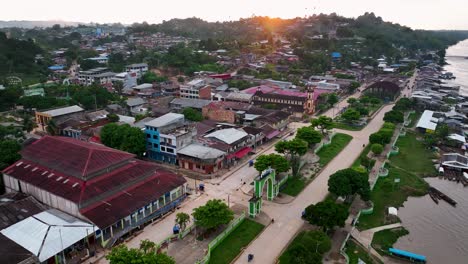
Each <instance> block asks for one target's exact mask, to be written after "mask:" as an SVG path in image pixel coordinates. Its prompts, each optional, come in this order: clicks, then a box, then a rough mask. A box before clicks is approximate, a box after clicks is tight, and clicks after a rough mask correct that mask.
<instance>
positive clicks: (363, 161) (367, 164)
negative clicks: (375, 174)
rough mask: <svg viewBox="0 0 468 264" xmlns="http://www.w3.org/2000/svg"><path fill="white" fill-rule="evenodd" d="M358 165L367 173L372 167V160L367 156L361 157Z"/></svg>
mask: <svg viewBox="0 0 468 264" xmlns="http://www.w3.org/2000/svg"><path fill="white" fill-rule="evenodd" d="M360 161H361V162H360V163H361V165H362V166H363V167H364V168H366V170H367V171H369V170H370V169H372V166H373V165H374V162H373V160H372V159H370V158H368V157H367V156H365V155H363V156H362V157H361V158H360Z"/></svg>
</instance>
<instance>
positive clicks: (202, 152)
mask: <svg viewBox="0 0 468 264" xmlns="http://www.w3.org/2000/svg"><path fill="white" fill-rule="evenodd" d="M177 153H178V154H182V155H186V156H189V157H196V158H199V159H216V158H219V157H221V156H223V155H224V154H226V153H225V152H223V151H220V150H217V149H215V148H210V147H206V146H203V145H198V144H190V145H188V146H186V147H185V148H183V149H181V150H178V151H177Z"/></svg>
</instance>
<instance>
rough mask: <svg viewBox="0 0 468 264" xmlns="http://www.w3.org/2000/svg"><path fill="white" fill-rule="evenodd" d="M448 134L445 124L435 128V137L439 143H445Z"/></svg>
mask: <svg viewBox="0 0 468 264" xmlns="http://www.w3.org/2000/svg"><path fill="white" fill-rule="evenodd" d="M449 133H450V129H449V127H448V126H447V125H446V124H440V125H438V126H437V128H436V131H435V135H436V137H437V139H438V140H439V141H442V142H443V141H445V140H446V139H447V137H448V135H449Z"/></svg>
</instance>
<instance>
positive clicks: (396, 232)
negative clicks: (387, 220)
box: [372, 227, 409, 254]
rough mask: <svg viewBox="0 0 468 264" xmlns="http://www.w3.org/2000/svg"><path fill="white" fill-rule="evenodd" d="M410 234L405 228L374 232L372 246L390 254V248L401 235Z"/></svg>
mask: <svg viewBox="0 0 468 264" xmlns="http://www.w3.org/2000/svg"><path fill="white" fill-rule="evenodd" d="M407 234H409V232H408V230H406V229H405V228H403V227H401V228H394V229H387V230H382V231H379V232H377V233H375V234H374V238H373V239H372V247H373V248H374V249H375V250H377V251H379V252H380V253H384V254H388V253H387V252H388V249H389V248H391V247H393V244H395V243H396V242H397V240H398V238H399V237H402V236H405V235H407Z"/></svg>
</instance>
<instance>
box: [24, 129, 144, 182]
mask: <svg viewBox="0 0 468 264" xmlns="http://www.w3.org/2000/svg"><path fill="white" fill-rule="evenodd" d="M21 156H22V157H23V159H26V160H29V161H32V162H34V163H37V164H40V165H42V166H44V167H47V168H48V169H53V170H57V171H59V172H62V173H66V174H67V175H70V176H74V177H78V178H81V179H83V180H85V179H86V178H87V176H88V175H90V174H92V173H95V172H98V171H100V170H103V169H105V168H108V167H110V166H113V165H115V164H118V163H121V162H123V161H126V160H129V159H131V158H133V157H134V156H135V155H133V154H130V153H127V152H123V151H119V150H116V149H112V148H108V147H105V146H102V145H98V144H93V143H88V142H84V141H80V140H76V139H72V138H68V137H51V136H45V137H43V138H41V139H39V140H38V141H36V142H34V143H33V144H31V145H29V146H28V147H26V148H25V149H23V150H22V151H21Z"/></svg>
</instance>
